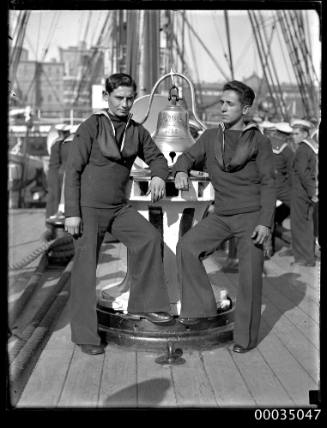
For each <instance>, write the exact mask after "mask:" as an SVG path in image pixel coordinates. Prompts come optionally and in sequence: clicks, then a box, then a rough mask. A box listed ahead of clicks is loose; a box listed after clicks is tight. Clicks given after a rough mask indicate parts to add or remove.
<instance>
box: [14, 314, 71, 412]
mask: <svg viewBox="0 0 327 428" xmlns="http://www.w3.org/2000/svg"><path fill="white" fill-rule="evenodd" d="M67 321H68V308H67V306H66V307H65V309H64V310H63V312H62V313H61V315H60V317H59V319H58V321H57V322H56V325H55V327H54V328H53V332H52V334H51V336H50V338H49V341H48V343H47V345H46V346H45V348H44V350H43V352H42V353H41V355H40V358H39V360H38V362H37V363H36V365H35V367H34V369H33V371H32V373H31V376H30V378H29V381H28V382H27V384H26V386H25V388H24V391H23V392H22V395H21V397H20V400H19V402H18V404H17V407H56V406H57V403H58V401H59V398H60V394H61V391H62V388H63V385H64V382H65V379H66V376H67V373H68V370H69V367H70V362H71V359H72V355H73V352H74V344H73V343H72V342H71V341H70V327H69V325H68V323H67Z"/></svg>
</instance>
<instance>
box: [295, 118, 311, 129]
mask: <svg viewBox="0 0 327 428" xmlns="http://www.w3.org/2000/svg"><path fill="white" fill-rule="evenodd" d="M291 125H292V127H293V128H294V127H296V126H303V128H307V129H308V130H310V129H311V128H312V127H313V125H312V123H311V122H309V121H308V120H304V119H294V120H293V121H292V122H291Z"/></svg>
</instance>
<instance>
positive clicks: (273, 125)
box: [260, 120, 276, 130]
mask: <svg viewBox="0 0 327 428" xmlns="http://www.w3.org/2000/svg"><path fill="white" fill-rule="evenodd" d="M260 127H261V128H264V129H271V130H272V129H276V123H272V122H269V120H264V121H263V122H261V123H260Z"/></svg>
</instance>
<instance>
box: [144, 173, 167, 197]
mask: <svg viewBox="0 0 327 428" xmlns="http://www.w3.org/2000/svg"><path fill="white" fill-rule="evenodd" d="M165 190H166V182H165V180H163V179H162V178H160V177H152V179H151V181H150V186H149V190H148V193H147V194H149V193H150V192H151V202H157V201H159V199H162V198H163V197H164V196H165Z"/></svg>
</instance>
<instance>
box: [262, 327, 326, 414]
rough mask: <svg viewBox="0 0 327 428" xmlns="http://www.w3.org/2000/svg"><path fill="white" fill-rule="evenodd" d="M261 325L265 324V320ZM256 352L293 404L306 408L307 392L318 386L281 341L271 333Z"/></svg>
mask: <svg viewBox="0 0 327 428" xmlns="http://www.w3.org/2000/svg"><path fill="white" fill-rule="evenodd" d="M262 323H263V324H265V320H263V321H262ZM258 350H259V352H260V353H261V355H262V356H263V358H264V359H265V361H266V362H267V364H268V365H269V367H270V368H271V369H272V370H273V372H274V373H275V375H276V376H277V377H278V379H279V381H280V383H281V384H282V385H283V387H284V389H285V390H286V391H287V392H288V394H289V395H290V397H291V398H292V400H293V401H294V403H295V404H296V405H297V406H308V405H309V390H310V389H318V385H317V383H316V382H314V381H313V379H312V378H311V377H310V376H309V375H308V374H307V372H306V371H304V370H303V367H302V366H301V365H300V364H299V362H298V361H297V360H296V359H295V358H294V357H293V355H292V354H291V353H290V352H289V350H288V349H287V347H286V346H285V345H284V344H283V343H282V342H281V340H280V339H279V338H278V337H277V336H276V335H275V334H274V333H273V332H272V333H271V334H269V335H268V336H265V337H264V338H263V340H262V341H261V342H260V343H259V344H258Z"/></svg>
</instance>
